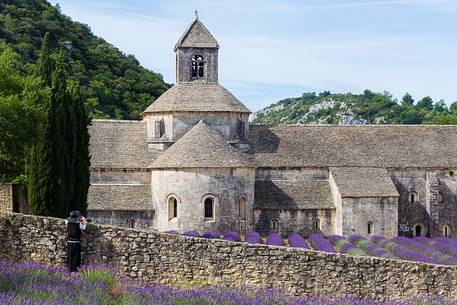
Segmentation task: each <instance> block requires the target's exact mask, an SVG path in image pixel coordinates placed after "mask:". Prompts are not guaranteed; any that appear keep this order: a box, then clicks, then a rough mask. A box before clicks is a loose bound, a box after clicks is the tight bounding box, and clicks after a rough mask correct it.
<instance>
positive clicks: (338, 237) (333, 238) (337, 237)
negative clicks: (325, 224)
mask: <svg viewBox="0 0 457 305" xmlns="http://www.w3.org/2000/svg"><path fill="white" fill-rule="evenodd" d="M345 239H346V238H345V237H344V236H341V235H332V236H330V237H329V238H328V241H329V242H330V243H331V244H332V245H335V244H336V243H337V242H339V241H340V240H345Z"/></svg>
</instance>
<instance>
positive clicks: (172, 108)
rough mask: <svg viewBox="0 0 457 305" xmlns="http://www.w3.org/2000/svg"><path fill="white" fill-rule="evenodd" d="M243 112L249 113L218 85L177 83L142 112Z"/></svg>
mask: <svg viewBox="0 0 457 305" xmlns="http://www.w3.org/2000/svg"><path fill="white" fill-rule="evenodd" d="M177 111H181V112H243V113H251V112H250V111H249V109H248V108H246V106H244V105H243V104H242V103H241V102H240V101H239V100H238V99H237V98H236V97H235V96H234V95H233V94H231V93H230V92H229V91H228V90H227V89H225V88H224V87H222V86H221V85H219V84H218V83H178V84H176V85H174V86H173V87H171V88H170V89H168V90H167V91H166V92H165V93H164V94H162V95H161V96H160V97H159V98H158V99H157V100H156V101H154V102H153V103H152V104H151V105H150V106H149V107H148V108H147V109H146V110H145V111H144V112H143V114H145V113H150V112H177Z"/></svg>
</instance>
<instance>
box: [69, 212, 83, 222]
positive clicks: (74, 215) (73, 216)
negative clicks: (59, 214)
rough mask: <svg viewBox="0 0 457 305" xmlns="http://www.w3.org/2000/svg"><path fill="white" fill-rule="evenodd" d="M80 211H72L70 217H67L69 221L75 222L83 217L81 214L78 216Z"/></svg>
mask: <svg viewBox="0 0 457 305" xmlns="http://www.w3.org/2000/svg"><path fill="white" fill-rule="evenodd" d="M78 213H79V212H78V211H71V212H70V217H69V218H67V220H68V222H73V223H75V222H77V221H78V219H79V218H80V217H81V214H80V215H79V216H78Z"/></svg>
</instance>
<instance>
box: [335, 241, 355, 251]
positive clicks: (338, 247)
mask: <svg viewBox="0 0 457 305" xmlns="http://www.w3.org/2000/svg"><path fill="white" fill-rule="evenodd" d="M347 243H351V242H350V241H349V240H347V239H340V240H339V241H337V242H336V243H335V244H334V246H335V248H337V249H341V248H342V247H343V246H344V245H345V244H347Z"/></svg>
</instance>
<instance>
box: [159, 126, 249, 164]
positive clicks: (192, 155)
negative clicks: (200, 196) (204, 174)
mask: <svg viewBox="0 0 457 305" xmlns="http://www.w3.org/2000/svg"><path fill="white" fill-rule="evenodd" d="M219 167H230V168H233V167H254V166H253V163H252V161H251V160H250V158H249V156H248V155H246V154H244V153H240V152H238V151H237V150H236V149H235V148H233V147H232V146H230V144H228V143H227V140H226V139H225V138H224V137H223V136H222V134H220V133H219V132H218V131H216V130H214V129H212V128H211V127H210V126H208V125H207V124H206V123H204V122H203V121H200V122H198V123H197V124H196V125H195V126H194V127H192V128H191V129H190V130H189V131H188V132H187V133H185V134H184V135H183V136H182V137H181V138H180V139H179V140H178V141H176V142H175V143H174V144H173V145H171V146H170V147H169V148H168V149H167V150H166V151H165V152H164V153H163V154H162V155H160V156H159V157H158V158H157V159H156V160H155V161H154V162H153V163H152V164H151V166H150V168H219Z"/></svg>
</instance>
